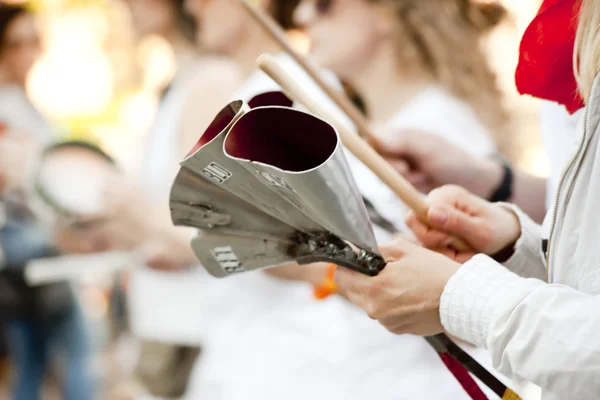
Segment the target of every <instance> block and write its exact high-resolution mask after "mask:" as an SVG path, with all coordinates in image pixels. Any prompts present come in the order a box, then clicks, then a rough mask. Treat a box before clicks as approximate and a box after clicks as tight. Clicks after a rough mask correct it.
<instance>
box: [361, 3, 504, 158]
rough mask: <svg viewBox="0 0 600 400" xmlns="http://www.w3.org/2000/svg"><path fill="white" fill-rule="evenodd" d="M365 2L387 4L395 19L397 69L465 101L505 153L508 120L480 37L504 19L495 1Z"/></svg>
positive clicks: (499, 6) (502, 11)
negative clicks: (424, 75)
mask: <svg viewBox="0 0 600 400" xmlns="http://www.w3.org/2000/svg"><path fill="white" fill-rule="evenodd" d="M369 1H371V2H373V3H377V4H381V5H387V6H390V7H392V8H393V10H394V12H395V14H396V16H397V18H398V20H399V23H398V28H397V29H398V33H397V37H398V41H399V43H400V45H399V47H398V48H399V51H398V57H399V63H400V65H401V67H402V69H403V70H404V71H406V72H407V73H408V74H411V73H414V74H419V73H421V74H422V73H423V72H425V73H427V74H428V75H430V76H431V77H432V78H433V79H435V80H436V81H437V82H439V83H440V84H442V85H443V86H444V87H446V88H447V89H448V90H449V91H450V92H451V93H452V94H453V95H455V96H456V97H458V98H460V99H461V100H463V101H465V102H466V103H467V104H469V105H470V106H471V107H472V108H473V110H474V111H475V113H476V114H477V116H478V117H479V119H480V120H481V121H482V122H483V123H484V124H485V125H486V126H487V127H488V128H489V129H490V131H491V132H492V133H493V135H494V137H495V139H496V143H497V145H498V146H499V148H500V151H501V152H505V153H506V152H507V151H508V147H509V146H510V143H509V142H510V140H507V139H509V136H510V134H511V129H510V127H509V122H510V121H509V117H508V113H507V112H506V109H505V107H504V103H503V95H502V93H501V91H500V89H499V88H498V86H497V82H496V78H497V77H496V74H495V73H494V71H493V70H492V68H491V67H490V65H489V63H488V60H487V57H486V54H485V52H484V51H483V48H482V43H481V40H482V38H483V37H484V36H485V34H487V33H488V32H489V31H491V30H492V28H494V27H495V26H497V25H498V24H499V23H500V22H501V21H503V20H504V19H505V17H506V16H507V14H508V12H507V10H506V9H505V8H504V7H503V6H502V5H501V4H500V3H499V2H494V1H491V2H490V1H484V2H482V1H474V0H369Z"/></svg>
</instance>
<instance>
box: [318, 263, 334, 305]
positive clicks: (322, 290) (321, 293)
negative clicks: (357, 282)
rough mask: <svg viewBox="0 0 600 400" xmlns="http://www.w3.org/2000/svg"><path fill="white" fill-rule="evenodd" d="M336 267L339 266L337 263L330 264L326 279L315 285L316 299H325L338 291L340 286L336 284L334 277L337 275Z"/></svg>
mask: <svg viewBox="0 0 600 400" xmlns="http://www.w3.org/2000/svg"><path fill="white" fill-rule="evenodd" d="M336 268H337V265H335V264H329V268H328V269H327V274H326V275H325V280H324V281H323V283H321V284H320V285H318V286H315V288H314V291H313V296H314V298H315V299H317V300H325V299H326V298H328V297H329V296H331V295H332V294H336V293H337V290H338V287H337V285H336V284H335V281H334V279H333V278H334V276H335V269H336Z"/></svg>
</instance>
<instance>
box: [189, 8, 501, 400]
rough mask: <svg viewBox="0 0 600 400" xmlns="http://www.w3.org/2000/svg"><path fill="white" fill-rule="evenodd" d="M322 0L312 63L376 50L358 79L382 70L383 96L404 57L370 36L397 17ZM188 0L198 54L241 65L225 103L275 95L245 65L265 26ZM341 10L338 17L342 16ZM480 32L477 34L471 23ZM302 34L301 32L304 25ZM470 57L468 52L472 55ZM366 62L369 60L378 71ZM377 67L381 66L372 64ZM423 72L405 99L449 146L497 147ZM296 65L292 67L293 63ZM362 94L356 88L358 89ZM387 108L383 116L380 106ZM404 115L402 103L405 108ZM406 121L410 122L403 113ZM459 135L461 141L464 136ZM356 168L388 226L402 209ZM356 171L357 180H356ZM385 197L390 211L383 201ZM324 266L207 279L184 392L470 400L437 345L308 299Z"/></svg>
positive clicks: (390, 39)
mask: <svg viewBox="0 0 600 400" xmlns="http://www.w3.org/2000/svg"><path fill="white" fill-rule="evenodd" d="M283 3H285V2H284V1H279V2H278V1H263V2H259V6H262V7H263V8H264V9H265V10H266V11H271V12H273V10H274V9H276V8H277V7H276V6H277V5H279V4H283ZM317 3H318V4H317V5H316V6H318V10H322V11H327V10H324V9H323V8H322V7H323V5H322V4H321V3H320V2H317ZM331 3H332V4H331V5H332V6H333V4H334V3H335V4H336V5H335V13H334V14H328V15H325V14H323V15H319V16H320V17H322V18H323V19H322V20H321V19H319V20H318V22H320V23H321V24H327V23H328V22H331V21H333V22H331V23H332V24H334V27H337V28H338V29H340V28H342V29H340V30H336V31H334V32H331V31H329V30H328V31H326V33H325V34H324V35H323V37H321V38H320V39H322V40H321V44H322V42H323V41H328V42H327V44H329V45H330V47H328V48H327V50H324V51H323V53H321V54H320V55H321V56H322V59H318V61H319V62H320V64H321V65H322V66H328V67H333V66H334V63H333V62H332V61H336V62H339V64H337V66H338V67H340V66H342V65H343V66H344V68H353V67H356V68H357V69H358V68H359V66H364V64H368V63H369V61H370V60H369V59H370V58H371V57H372V56H373V54H372V53H371V52H370V51H373V52H377V51H380V52H381V53H383V54H384V55H385V57H383V60H384V61H386V62H389V64H388V65H385V64H384V63H383V62H382V60H381V58H382V57H381V54H380V57H379V59H378V60H376V61H373V62H372V64H371V67H373V69H375V71H368V72H370V75H369V76H366V77H365V78H370V79H373V80H376V81H377V77H378V74H383V78H382V81H381V82H379V83H380V85H378V89H379V90H380V91H381V92H380V93H379V95H380V96H384V95H387V96H388V100H390V97H391V95H392V94H393V93H390V92H388V91H385V90H382V89H386V87H385V86H386V82H385V79H389V80H390V81H391V82H390V83H392V82H394V83H398V81H399V80H400V81H401V82H402V80H401V79H400V78H399V77H398V76H397V75H398V72H397V68H401V67H402V64H401V63H399V62H398V61H399V60H398V59H399V56H398V55H397V54H396V51H397V52H398V53H400V55H402V50H403V49H402V47H401V46H400V44H398V43H397V42H396V40H399V38H396V37H395V36H394V35H392V34H391V33H390V34H389V35H378V34H377V31H378V29H379V27H380V25H381V24H384V25H385V26H387V28H388V29H389V30H390V31H395V30H397V29H403V28H405V26H404V21H403V20H402V19H401V18H395V17H394V18H393V19H391V20H390V19H389V18H387V17H386V14H385V13H384V12H383V11H384V8H383V7H384V6H382V5H375V4H369V2H366V1H362V0H361V1H358V0H356V1H340V2H335V1H334V2H331ZM448 3H449V4H452V5H454V3H453V2H450V1H448ZM188 4H189V5H190V6H189V8H190V9H191V10H193V11H194V15H195V16H196V17H197V18H198V20H199V22H200V24H201V29H200V32H201V35H200V38H201V40H202V43H203V45H204V46H206V48H207V49H208V50H215V51H219V52H221V53H223V54H227V55H229V56H230V57H231V59H232V60H233V61H235V62H236V64H237V65H238V66H239V68H240V70H241V71H242V72H243V74H242V75H243V76H246V77H248V79H247V80H246V82H245V83H244V84H243V85H242V86H241V87H240V89H239V90H238V91H236V94H235V95H234V96H233V98H242V99H243V100H246V101H248V100H250V99H251V98H252V97H253V96H254V95H257V94H260V93H261V92H266V91H270V90H277V88H276V87H273V83H272V82H269V80H268V78H267V79H265V76H264V75H263V74H262V73H260V72H259V73H254V74H253V73H252V72H253V71H255V60H256V57H257V56H258V55H259V54H260V53H261V52H265V51H277V50H278V48H277V46H276V45H275V43H274V42H273V41H272V39H271V38H270V37H269V36H268V35H266V33H265V32H264V31H263V29H262V28H261V27H260V26H258V25H257V24H256V23H255V22H254V20H253V19H252V18H251V17H250V16H248V15H247V13H246V12H245V11H244V9H243V8H242V6H240V4H239V2H237V1H235V0H219V1H202V0H188ZM411 5H412V7H414V8H416V9H418V10H419V11H421V12H422V11H423V10H421V6H420V5H419V4H418V3H417V4H414V3H411ZM313 6H315V4H314V2H307V3H306V4H304V5H301V8H300V9H298V10H297V13H298V14H296V15H297V16H300V17H299V18H297V19H296V20H297V21H299V22H301V23H308V22H311V23H312V22H313V21H312V20H311V21H308V20H306V19H305V18H306V12H307V7H313ZM423 7H427V6H425V5H424V6H423ZM409 8H410V7H409ZM451 10H454V9H451ZM308 11H310V12H311V13H313V14H311V15H313V16H314V15H315V14H314V10H308ZM331 11H334V10H331ZM378 11H380V12H378ZM469 11H470V12H471V13H473V14H475V18H480V19H481V21H479V22H481V23H482V24H484V25H485V26H486V27H488V26H491V25H493V24H494V22H493V21H496V20H498V19H499V17H498V16H496V15H492V16H491V17H490V18H491V22H490V21H488V20H487V19H486V18H485V16H484V15H482V14H478V13H477V12H478V10H477V9H469ZM500 11H502V9H500ZM345 12H349V13H350V18H348V16H347V15H345V14H344V13H345ZM340 13H341V14H342V15H343V16H345V18H342V20H341V21H340V20H339V17H340ZM457 14H458V12H457ZM392 15H395V14H392ZM459 15H460V14H459ZM455 16H456V14H451V13H450V15H448V14H445V15H444V14H442V17H445V20H443V21H441V22H440V21H437V20H436V19H435V18H433V19H427V20H426V21H427V22H428V23H429V24H430V25H428V26H427V27H423V26H422V25H423V24H420V25H418V29H426V28H429V29H431V30H433V31H435V29H436V27H437V25H436V22H440V23H445V24H449V25H450V28H457V27H456V26H454V25H452V21H455V19H453V18H454V17H455ZM460 16H461V17H462V18H461V19H459V21H461V23H462V24H464V25H465V26H466V27H467V28H465V31H466V32H464V31H459V32H458V33H456V32H455V33H454V34H455V35H456V39H457V42H458V43H460V41H459V40H458V38H460V37H461V36H460V35H467V37H466V40H465V43H466V44H465V47H467V48H468V49H469V50H470V52H468V51H466V50H465V48H461V51H462V54H466V57H468V58H469V60H470V62H472V58H473V57H475V58H477V59H478V60H480V61H481V67H482V68H487V66H486V64H485V60H484V59H483V56H482V55H481V54H478V53H476V52H477V50H476V47H475V48H473V43H478V42H477V40H476V39H478V36H477V35H478V34H479V33H480V32H479V31H477V30H475V29H474V28H473V27H472V26H471V25H469V24H473V25H474V24H475V23H474V22H471V21H470V20H468V18H467V17H465V16H462V15H460ZM336 18H337V19H336ZM225 19H227V20H228V21H232V22H231V23H230V24H223V23H222V21H223V20H225ZM314 22H315V23H316V22H317V21H314ZM486 23H487V25H486ZM340 26H341V27H340ZM309 28H310V27H309ZM446 28H447V26H446ZM469 28H471V30H469ZM481 30H482V31H484V30H485V29H484V28H481ZM308 32H309V34H310V29H309V30H308ZM328 34H329V35H328ZM468 34H471V36H472V37H470V36H468ZM363 36H365V37H366V38H365V37H363ZM437 39H438V42H437V44H438V45H440V46H441V45H442V42H441V40H442V38H441V37H438V38H437ZM469 39H472V40H469ZM416 43H418V41H416ZM416 43H413V42H410V43H408V44H407V45H406V46H407V47H408V48H405V49H404V50H405V51H406V53H408V54H409V55H410V54H413V53H414V50H413V49H411V46H410V45H415V44H416ZM339 52H344V55H345V56H350V57H349V58H346V59H344V60H339V59H337V58H336V57H337V56H338V53H339ZM471 52H475V55H473V54H471ZM328 53H331V56H332V57H333V59H329V58H326V57H327V55H328ZM436 61H438V62H439V63H440V64H442V65H443V66H444V67H447V68H450V67H454V68H456V69H455V70H454V71H456V70H460V68H461V67H459V66H455V65H450V66H449V65H448V63H449V61H447V60H445V59H444V58H443V57H441V58H440V59H436ZM329 62H331V63H329ZM465 62H466V60H465ZM373 64H377V65H376V67H378V68H375V67H374V66H373ZM382 64H384V65H383V66H385V67H389V68H387V69H382V68H381V67H382ZM405 66H406V67H408V68H413V69H411V71H414V70H417V71H418V70H419V68H424V67H423V66H422V65H421V64H419V63H418V62H416V61H415V59H414V58H413V59H409V61H406V64H405ZM291 68H294V67H293V66H291ZM450 69H451V68H450ZM425 71H426V72H425V73H424V75H425V77H427V78H429V80H424V81H423V82H420V85H418V84H417V83H416V82H415V83H414V84H413V83H412V82H413V81H415V79H414V75H411V76H408V77H406V80H405V81H403V82H402V83H404V85H406V87H407V88H408V89H414V90H415V91H416V93H419V91H420V90H425V89H429V90H427V91H426V94H425V95H424V97H425V98H424V99H419V101H418V102H417V103H424V104H415V105H414V106H413V107H414V108H417V109H421V110H424V111H422V114H424V113H425V111H427V106H428V103H429V102H430V103H432V107H434V106H437V108H436V111H437V112H438V113H440V118H446V119H448V121H447V124H448V125H450V127H446V126H444V125H443V124H438V126H437V128H438V131H436V133H438V134H439V135H444V134H446V135H447V136H451V135H453V136H452V138H453V139H454V140H455V141H457V142H458V143H459V144H460V145H462V146H464V147H466V148H468V149H469V151H471V153H473V154H476V155H478V156H487V155H490V154H494V153H495V145H494V141H493V138H492V136H493V134H492V131H491V128H488V127H486V126H485V125H484V123H483V122H481V121H480V120H479V118H478V116H477V115H476V114H475V112H474V111H473V110H471V109H470V106H469V105H468V104H463V103H464V101H461V100H460V99H458V98H456V97H453V95H452V94H450V93H448V91H449V89H443V88H438V87H437V86H436V83H435V82H436V81H435V79H436V77H435V76H429V73H430V74H432V75H433V74H434V71H430V70H427V69H426V70H425ZM295 72H298V71H297V67H296V71H295ZM335 72H338V71H335ZM339 72H341V71H339ZM419 74H420V72H419ZM358 75H359V76H360V75H361V74H360V73H359V74H358ZM474 75H475V76H478V75H477V74H474ZM345 77H346V78H348V77H349V76H345ZM353 77H354V78H356V76H353ZM297 78H298V80H299V81H300V82H302V84H303V85H306V86H305V87H310V88H311V90H312V88H313V87H314V84H312V83H311V82H310V81H309V80H308V81H303V79H305V80H306V79H307V78H306V77H302V76H301V75H300V73H299V74H298V75H297ZM463 78H464V79H465V82H464V83H465V84H469V85H471V83H470V82H469V77H463ZM470 78H472V77H470ZM480 78H481V83H480V86H482V87H484V88H488V89H489V91H490V93H484V94H483V95H482V96H483V97H485V96H490V97H492V98H493V96H494V95H497V96H499V94H498V93H497V89H495V87H494V76H493V74H492V73H491V72H490V71H489V69H487V70H484V73H483V77H480ZM423 79H425V78H423ZM486 79H487V81H486ZM362 82H365V86H368V84H369V82H368V81H361V83H362ZM446 83H447V84H448V85H450V84H453V83H454V82H453V80H452V79H450V78H448V82H446ZM311 85H312V86H311ZM429 86H432V87H429ZM476 86H477V84H473V86H472V87H476ZM391 87H392V88H393V89H394V90H396V91H398V92H399V93H406V92H410V91H408V90H404V89H403V87H402V85H398V86H391ZM360 89H365V88H364V87H360ZM461 89H462V88H461ZM457 90H458V89H457ZM413 94H414V95H416V94H415V93H413ZM369 95H371V96H374V97H375V98H376V99H375V100H378V99H377V95H376V94H374V93H373V92H369ZM368 99H369V100H371V99H372V98H370V97H369V98H368ZM493 100H494V101H491V100H490V101H489V102H488V105H489V107H495V106H497V105H498V104H499V103H500V100H499V98H493ZM407 101H408V100H407ZM474 101H476V100H474ZM440 103H441V105H440ZM457 103H458V104H457ZM367 104H368V106H369V107H381V105H380V103H377V104H370V103H367ZM403 105H405V104H403V103H402V102H400V103H398V102H397V101H396V102H395V103H394V104H393V106H395V107H396V108H393V109H392V111H393V112H391V113H390V114H391V115H384V116H383V117H382V116H381V114H380V113H379V112H380V111H381V110H377V113H374V114H375V116H376V117H379V118H380V119H379V120H378V119H375V122H379V123H383V122H385V121H387V120H388V119H391V118H392V117H394V114H395V113H398V111H397V109H398V108H400V107H401V106H403ZM192 106H193V104H190V110H191V109H192V108H191V107H192ZM385 108H386V109H387V110H388V111H390V108H389V107H387V105H385ZM457 110H458V111H457ZM484 110H485V108H484ZM410 112H411V111H408V110H406V113H410ZM482 112H483V111H482ZM434 115H435V114H434ZM190 117H191V118H190V119H189V120H187V121H188V122H189V127H190V128H192V127H195V129H196V130H197V127H198V126H202V124H201V123H200V122H199V121H198V120H196V121H194V119H193V115H192V114H190ZM400 117H401V116H398V118H400ZM404 118H405V119H408V116H404ZM422 118H423V120H425V121H427V120H428V119H430V118H431V114H427V115H424V116H422ZM410 122H411V121H409V123H410ZM418 122H419V121H417V123H418ZM427 122H429V121H427ZM421 123H422V124H423V122H421ZM428 126H430V125H428ZM185 127H187V126H184V128H185ZM464 131H466V132H464ZM468 134H470V136H467V135H468ZM361 167H362V169H361ZM364 168H365V167H364V166H362V165H361V166H353V172H354V173H355V176H356V177H357V183H358V184H359V187H360V188H361V191H362V192H363V195H365V197H368V198H369V200H370V199H371V198H373V200H374V202H375V203H376V204H377V205H378V206H379V208H380V209H381V210H382V211H381V213H386V214H387V215H391V217H390V219H391V220H392V221H393V222H392V225H395V226H396V227H400V226H402V217H403V215H402V214H403V213H402V211H401V209H402V208H401V207H402V206H401V205H400V203H399V201H398V200H397V199H395V197H394V198H393V199H390V198H387V199H383V200H384V202H383V204H382V203H381V202H378V203H377V200H378V198H380V197H381V196H380V195H379V193H377V191H376V190H379V189H380V187H378V186H376V185H375V186H374V185H373V184H372V182H373V181H374V180H376V178H375V177H374V176H373V175H372V173H370V172H369V171H365V170H364ZM361 173H362V175H359V174H361ZM392 196H393V195H392ZM390 203H391V204H393V205H394V207H390ZM395 207H396V208H395ZM376 231H377V233H378V235H377V236H378V239H379V240H380V241H385V240H389V238H390V236H391V235H390V234H389V233H388V232H385V231H384V230H382V229H377V228H376ZM328 270H329V266H328V265H326V264H314V265H312V266H300V267H299V266H297V265H292V266H286V267H282V268H274V269H271V270H269V271H267V273H256V274H246V275H240V276H232V277H229V278H227V279H226V280H219V281H213V282H212V283H211V284H210V285H208V286H207V287H206V289H205V290H206V291H207V296H206V299H207V302H206V306H205V309H206V311H207V313H209V314H211V316H212V318H211V319H210V320H211V321H212V322H211V328H212V332H211V334H210V335H209V338H208V339H207V341H206V352H205V354H204V358H203V360H202V363H200V364H199V365H198V369H197V371H196V374H195V379H194V380H193V381H192V385H193V386H192V387H191V392H190V398H198V397H200V396H202V395H204V396H206V397H210V398H211V399H227V400H235V399H258V398H260V399H276V398H277V399H278V398H281V397H282V396H284V397H285V398H288V399H303V398H319V399H321V398H330V399H338V398H339V399H362V398H369V397H373V396H374V395H375V396H376V397H377V398H378V399H397V398H407V399H408V398H414V397H419V398H423V394H424V393H425V396H426V397H427V398H456V399H461V398H465V399H466V398H469V396H468V395H467V393H466V392H465V391H464V390H463V389H462V387H461V386H460V385H459V383H458V382H456V381H455V379H454V377H453V376H452V374H451V373H450V372H449V371H448V370H446V368H445V366H444V365H443V364H442V362H441V361H440V359H439V357H438V356H437V354H436V353H435V351H434V350H433V349H432V348H430V347H429V346H428V345H427V343H426V342H424V341H423V340H422V339H420V338H417V337H409V336H405V337H402V338H394V337H392V336H390V335H389V334H387V333H386V332H384V331H383V330H381V329H380V327H378V326H377V325H375V324H372V322H371V321H365V320H364V319H363V316H362V312H361V311H360V310H357V309H356V308H355V307H352V306H351V305H349V304H348V303H346V302H345V300H343V299H342V298H341V297H332V298H329V299H327V301H325V302H319V301H316V300H315V299H311V298H310V291H311V286H314V287H317V286H319V285H321V284H322V283H323V281H324V280H325V278H326V276H327V273H328ZM278 278H283V279H285V280H287V281H283V280H281V279H278ZM307 283H308V284H307ZM367 338H368V339H367ZM379 348H381V349H385V351H382V352H379V354H377V353H378V352H377V350H376V349H379ZM396 351H397V352H396ZM473 351H476V350H473ZM484 357H485V355H484ZM488 364H489V363H488ZM399 377H401V378H399Z"/></svg>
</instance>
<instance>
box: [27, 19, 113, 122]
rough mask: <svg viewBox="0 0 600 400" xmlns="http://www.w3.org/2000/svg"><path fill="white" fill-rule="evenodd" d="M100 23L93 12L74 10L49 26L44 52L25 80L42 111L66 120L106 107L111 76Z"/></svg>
mask: <svg viewBox="0 0 600 400" xmlns="http://www.w3.org/2000/svg"><path fill="white" fill-rule="evenodd" d="M103 21H104V20H103V19H102V18H100V17H98V15H97V14H96V13H94V12H91V11H90V12H86V11H78V12H73V13H67V14H65V16H64V17H61V18H58V19H57V20H56V21H55V22H54V23H53V24H51V25H50V27H49V29H50V31H49V41H48V49H47V52H46V54H45V55H44V56H43V57H42V58H41V59H40V61H39V62H38V63H37V64H36V66H35V67H34V68H33V70H32V71H31V74H30V77H29V81H28V91H29V93H30V95H31V97H32V99H33V101H34V102H35V103H36V104H37V105H38V106H39V107H40V108H41V109H42V111H44V112H46V113H48V114H50V115H53V116H55V117H58V118H68V117H71V116H76V115H77V116H81V115H93V114H96V113H99V112H101V111H102V110H103V109H104V108H105V107H106V106H107V104H108V103H109V101H110V99H111V97H112V91H113V74H112V70H111V65H110V62H109V60H108V58H107V57H106V55H105V54H104V53H103V51H102V49H101V47H100V43H101V40H102V38H103V37H104V35H105V28H106V26H105V25H104V24H103ZM86 26H87V27H90V28H93V29H86ZM103 28H104V29H103ZM103 30H104V32H103Z"/></svg>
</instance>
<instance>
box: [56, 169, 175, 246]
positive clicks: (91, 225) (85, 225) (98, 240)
mask: <svg viewBox="0 0 600 400" xmlns="http://www.w3.org/2000/svg"><path fill="white" fill-rule="evenodd" d="M102 190H103V191H104V195H103V198H104V201H103V205H104V207H103V211H102V212H101V213H98V214H94V215H83V216H78V217H77V219H76V220H75V222H74V223H69V224H63V223H61V222H62V221H59V224H58V229H57V232H56V236H57V245H58V246H59V248H61V249H62V250H64V251H67V252H86V253H87V252H99V251H108V250H132V249H134V248H136V247H138V246H140V245H142V244H143V243H145V242H147V241H149V240H152V239H155V238H156V237H158V236H160V235H161V231H162V229H163V228H167V229H168V228H169V227H170V226H171V224H170V221H169V220H168V209H167V210H161V209H159V207H157V206H155V205H154V204H152V203H151V202H150V201H149V200H148V199H147V198H146V197H145V196H144V195H143V194H142V193H141V191H140V190H139V189H138V188H137V186H136V185H135V184H133V183H130V182H128V181H127V180H126V179H125V178H124V177H120V176H114V177H110V178H109V179H107V181H106V184H105V186H104V188H103V189H102ZM165 208H167V207H165Z"/></svg>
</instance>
